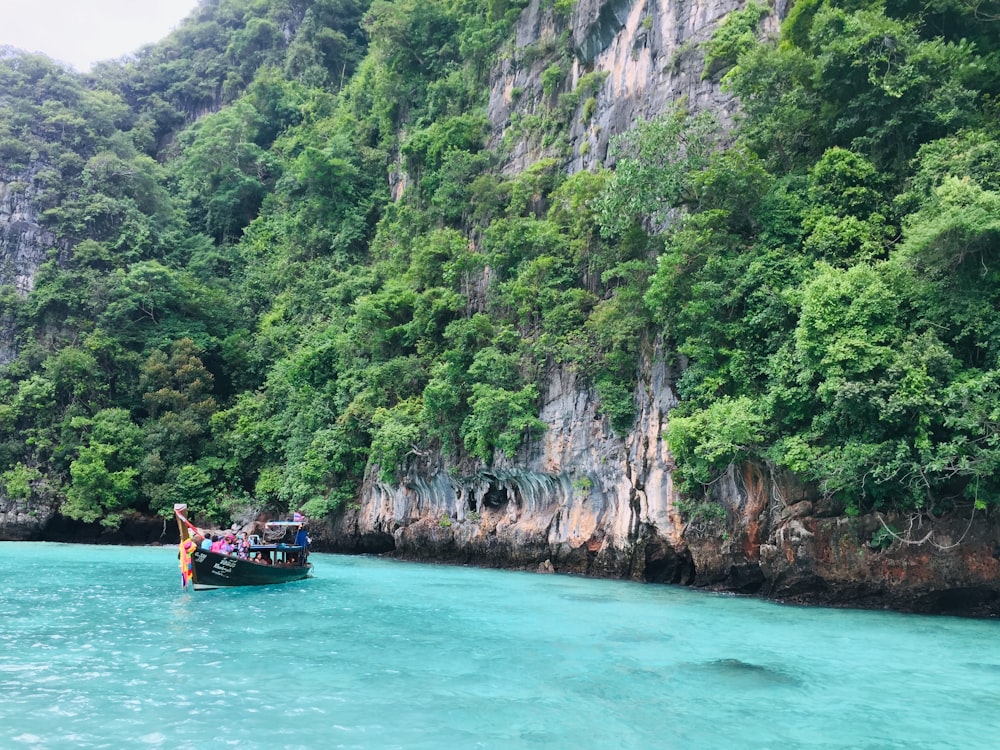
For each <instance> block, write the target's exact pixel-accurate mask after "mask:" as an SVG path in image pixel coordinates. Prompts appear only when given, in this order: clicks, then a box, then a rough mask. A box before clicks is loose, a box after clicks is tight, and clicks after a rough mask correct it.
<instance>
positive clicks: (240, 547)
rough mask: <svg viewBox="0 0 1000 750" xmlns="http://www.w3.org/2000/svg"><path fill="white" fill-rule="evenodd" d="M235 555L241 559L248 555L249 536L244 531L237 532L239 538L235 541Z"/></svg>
mask: <svg viewBox="0 0 1000 750" xmlns="http://www.w3.org/2000/svg"><path fill="white" fill-rule="evenodd" d="M236 556H237V557H239V558H242V559H243V560H246V559H247V558H248V557H250V537H248V536H247V533H246V532H245V531H241V532H240V533H239V538H238V540H237V542H236Z"/></svg>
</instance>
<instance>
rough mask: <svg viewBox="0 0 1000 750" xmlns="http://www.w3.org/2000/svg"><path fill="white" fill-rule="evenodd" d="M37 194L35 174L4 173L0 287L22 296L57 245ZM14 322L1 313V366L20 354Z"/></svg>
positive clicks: (0, 196)
mask: <svg viewBox="0 0 1000 750" xmlns="http://www.w3.org/2000/svg"><path fill="white" fill-rule="evenodd" d="M37 194H38V191H37V190H36V188H35V185H34V175H33V174H32V173H30V172H28V173H24V174H6V173H3V172H0V287H6V288H12V289H13V290H14V292H15V293H16V294H17V295H18V296H19V297H22V298H23V297H24V296H25V295H27V294H28V292H30V291H31V290H32V289H34V287H35V274H36V273H37V272H38V267H39V266H40V265H41V264H42V261H44V260H45V258H46V255H47V254H48V252H49V251H50V250H51V249H53V248H54V247H56V244H57V243H56V238H55V236H54V235H53V234H52V233H51V232H49V231H48V230H46V229H43V228H42V226H41V225H40V223H39V216H38V200H37ZM13 325H14V324H13V320H12V319H11V317H10V316H9V315H8V314H6V313H4V314H3V315H2V316H0V365H4V364H7V363H8V362H10V361H11V360H12V359H13V358H14V355H15V353H16V352H15V350H14V327H13Z"/></svg>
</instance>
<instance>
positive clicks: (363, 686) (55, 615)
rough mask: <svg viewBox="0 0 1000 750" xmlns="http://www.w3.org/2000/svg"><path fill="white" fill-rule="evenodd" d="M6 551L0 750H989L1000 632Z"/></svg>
mask: <svg viewBox="0 0 1000 750" xmlns="http://www.w3.org/2000/svg"><path fill="white" fill-rule="evenodd" d="M310 559H311V560H312V561H313V562H314V564H315V577H314V578H312V579H309V580H307V581H300V582H297V583H290V584H285V585H283V586H269V587H262V588H243V589H234V590H217V591H202V592H197V593H191V592H185V591H182V590H181V588H180V575H179V573H178V569H177V559H176V551H175V550H174V549H172V548H126V547H91V546H78V545H60V544H31V543H28V544H13V543H4V544H0V573H2V575H3V583H2V587H0V748H133V747H154V748H155V747H167V748H176V747H179V746H184V747H210V746H211V747H220V746H221V747H240V748H322V749H325V748H378V749H379V750H382V749H384V748H434V749H437V748H504V749H505V750H506V749H516V748H560V749H561V748H574V747H575V748H642V749H646V748H685V749H696V748H754V749H755V750H760V749H762V748H800V747H801V748H907V750H910V749H913V748H962V749H963V750H968V749H969V748H996V747H1000V622H998V621H995V620H962V619H954V618H931V617H917V616H904V615H896V614H888V613H878V612H853V611H843V610H828V609H818V608H800V607H787V606H780V605H775V604H770V603H767V602H760V601H756V600H752V599H742V598H736V597H727V596H717V595H712V594H706V593H702V592H696V591H690V590H686V589H680V588H674V587H668V586H644V585H639V584H631V583H623V582H614V581H598V580H587V579H581V578H570V577H563V576H543V575H532V574H526V573H512V572H504V571H495V570H478V569H474V568H460V567H444V566H429V565H416V564H408V563H397V562H392V561H387V560H381V559H371V558H357V557H341V556H332V555H319V554H314V555H313V556H312V557H311V558H310Z"/></svg>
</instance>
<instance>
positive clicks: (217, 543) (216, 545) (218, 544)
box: [212, 535, 226, 553]
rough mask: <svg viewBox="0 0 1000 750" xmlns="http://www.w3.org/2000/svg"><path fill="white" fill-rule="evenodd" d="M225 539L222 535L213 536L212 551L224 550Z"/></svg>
mask: <svg viewBox="0 0 1000 750" xmlns="http://www.w3.org/2000/svg"><path fill="white" fill-rule="evenodd" d="M225 541H226V540H225V539H223V538H222V537H221V536H215V535H213V536H212V552H220V553H221V552H222V545H223V544H225Z"/></svg>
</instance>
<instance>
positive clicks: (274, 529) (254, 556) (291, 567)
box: [174, 504, 312, 591]
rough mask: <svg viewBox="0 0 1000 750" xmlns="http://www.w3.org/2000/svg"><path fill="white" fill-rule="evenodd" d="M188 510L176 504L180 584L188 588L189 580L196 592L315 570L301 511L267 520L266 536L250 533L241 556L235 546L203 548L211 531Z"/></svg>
mask: <svg viewBox="0 0 1000 750" xmlns="http://www.w3.org/2000/svg"><path fill="white" fill-rule="evenodd" d="M186 512H187V505H185V504H179V505H175V506H174V516H175V518H176V519H177V528H178V529H179V530H180V535H181V541H180V552H179V555H180V566H181V583H182V585H183V586H185V587H187V585H188V583H190V584H191V586H192V588H194V590H195V591H200V590H202V589H215V588H221V587H225V586H264V585H267V584H270V583H288V582H289V581H298V580H301V579H302V578H308V577H309V576H310V574H311V572H312V563H310V562H309V560H308V557H309V539H308V536H307V535H306V530H305V525H306V520H305V518H304V517H301V516H299V515H298V514H296V517H295V520H292V521H268V522H267V523H266V524H264V528H263V538H261V537H260V536H258V535H256V534H252V535H250V537H249V544H248V545H246V546H245V547H244V550H243V553H242V555H238V554H237V553H236V550H235V549H234V550H233V553H232V554H226V553H225V552H221V551H219V552H213V551H211V550H207V549H202V548H201V547H200V544H201V542H202V540H203V539H204V538H205V537H206V536H207V535H208V533H209V532H206V531H204V530H202V529H199V528H198V527H197V526H195V525H194V524H192V523H191V522H190V521H188V519H187V517H186Z"/></svg>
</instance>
